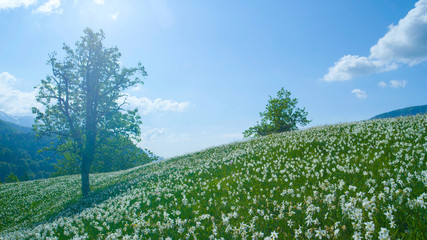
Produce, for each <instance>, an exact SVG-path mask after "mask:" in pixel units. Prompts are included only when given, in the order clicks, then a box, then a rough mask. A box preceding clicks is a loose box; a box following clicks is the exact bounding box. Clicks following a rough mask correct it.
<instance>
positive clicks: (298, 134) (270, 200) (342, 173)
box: [0, 115, 427, 239]
mask: <svg viewBox="0 0 427 240" xmlns="http://www.w3.org/2000/svg"><path fill="white" fill-rule="evenodd" d="M426 129H427V115H418V116H412V117H405V118H396V119H386V120H373V121H366V122H358V123H348V124H340V125H332V126H323V127H315V128H311V129H306V130H302V131H295V132H288V133H284V134H279V135H272V136H268V137H264V138H259V139H255V140H251V141H246V142H241V143H235V144H231V145H225V146H219V147H215V148H211V149H207V150H205V151H202V152H198V153H194V154H189V155H185V156H181V157H177V158H173V159H169V160H167V161H164V162H161V163H152V164H148V165H144V166H141V167H138V168H134V169H129V170H126V171H121V172H115V173H108V174H96V175H92V176H91V181H92V186H93V191H94V195H93V197H92V199H91V202H84V201H81V200H79V198H80V196H79V194H80V192H79V191H78V189H79V187H80V186H79V176H67V177H60V178H53V179H47V180H37V181H31V182H25V183H13V184H4V185H0V206H2V208H1V209H0V221H1V222H0V228H1V229H0V231H1V233H0V235H1V236H2V237H3V238H5V239H27V238H46V237H57V238H59V239H72V238H76V239H77V238H79V239H87V238H90V239H119V238H120V239H149V238H151V239H195V238H197V239H219V238H221V237H223V238H224V239H233V238H237V239H243V238H246V239H277V238H278V239H292V238H316V239H320V238H326V236H328V238H332V239H334V238H338V239H349V238H355V239H360V238H361V237H363V238H366V239H370V238H373V239H377V238H382V239H388V238H390V237H392V238H400V239H426V238H427V233H426V232H425V229H426V228H427V209H426V207H427V205H426V202H427V192H426V189H427V166H426V153H427V143H426V142H427V132H426V131H427V130H426Z"/></svg>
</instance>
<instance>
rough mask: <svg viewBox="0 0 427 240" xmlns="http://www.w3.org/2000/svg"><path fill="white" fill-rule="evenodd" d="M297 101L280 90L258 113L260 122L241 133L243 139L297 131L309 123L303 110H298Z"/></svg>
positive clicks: (287, 92) (289, 93)
mask: <svg viewBox="0 0 427 240" xmlns="http://www.w3.org/2000/svg"><path fill="white" fill-rule="evenodd" d="M297 104H298V99H296V98H291V92H290V91H287V90H285V89H284V88H282V89H281V90H280V91H279V92H277V97H274V98H273V97H271V96H270V99H269V100H268V103H267V106H266V109H265V111H264V112H261V113H260V116H261V122H257V124H256V125H255V126H253V127H250V128H249V129H247V130H245V131H244V132H243V136H244V137H245V138H249V137H260V136H265V135H269V134H272V133H280V132H286V131H291V130H297V129H298V126H297V125H300V126H305V125H307V124H308V123H310V120H308V119H307V114H308V113H307V112H306V111H305V109H304V108H302V109H301V108H298V107H297Z"/></svg>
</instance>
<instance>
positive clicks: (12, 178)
mask: <svg viewBox="0 0 427 240" xmlns="http://www.w3.org/2000/svg"><path fill="white" fill-rule="evenodd" d="M5 182H6V183H14V182H19V179H18V177H17V176H16V175H15V174H13V173H11V174H9V175H8V176H7V177H6V179H5Z"/></svg>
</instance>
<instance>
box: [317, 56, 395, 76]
mask: <svg viewBox="0 0 427 240" xmlns="http://www.w3.org/2000/svg"><path fill="white" fill-rule="evenodd" d="M395 68H397V65H395V64H388V63H386V62H383V61H380V60H372V59H370V58H367V57H360V56H355V55H346V56H344V57H342V58H341V59H340V60H338V61H337V62H335V65H334V66H332V67H330V68H329V72H328V73H327V74H326V75H325V76H324V77H323V79H324V80H325V81H327V82H332V81H347V80H350V79H352V78H353V77H356V76H362V75H366V74H370V73H377V72H383V71H389V70H391V69H395Z"/></svg>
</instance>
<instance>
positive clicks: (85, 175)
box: [82, 157, 90, 198]
mask: <svg viewBox="0 0 427 240" xmlns="http://www.w3.org/2000/svg"><path fill="white" fill-rule="evenodd" d="M85 160H86V159H85V157H83V161H82V196H83V197H84V198H86V197H87V196H89V193H90V185H89V169H90V167H89V169H88V166H87V165H88V164H87V163H86V161H85Z"/></svg>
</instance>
